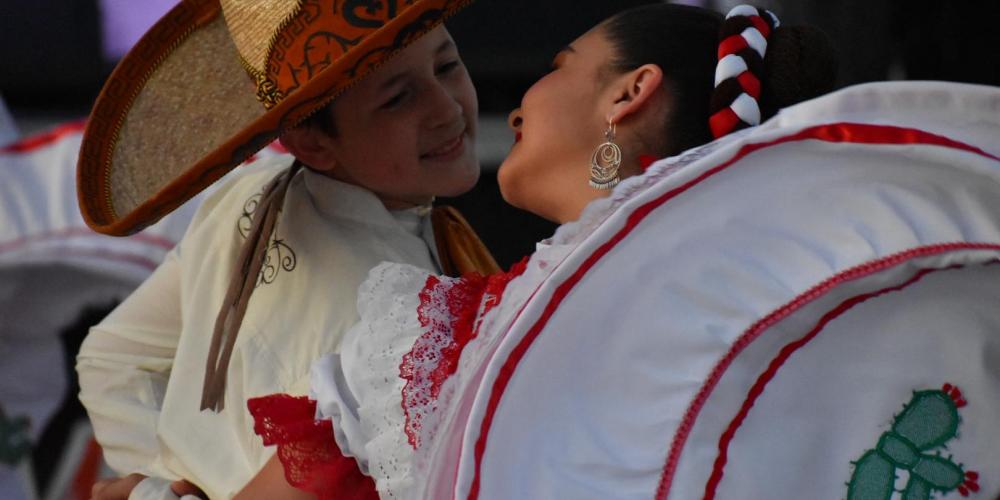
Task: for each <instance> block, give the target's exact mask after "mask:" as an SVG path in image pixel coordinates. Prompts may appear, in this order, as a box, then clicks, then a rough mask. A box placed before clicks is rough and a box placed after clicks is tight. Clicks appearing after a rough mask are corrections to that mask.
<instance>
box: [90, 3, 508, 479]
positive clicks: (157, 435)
mask: <svg viewBox="0 0 1000 500" xmlns="http://www.w3.org/2000/svg"><path fill="white" fill-rule="evenodd" d="M220 3H221V5H220ZM293 3H294V4H295V5H283V4H282V3H280V2H252V4H253V5H250V3H248V2H247V1H245V0H223V1H222V2H218V0H214V1H213V0H189V1H185V2H182V3H181V4H180V5H179V6H178V7H177V8H175V10H174V11H172V12H171V13H170V14H168V16H167V17H166V18H164V20H163V21H161V22H160V23H158V24H157V26H154V28H153V29H152V30H151V31H150V33H149V34H148V35H147V36H146V37H145V38H144V39H143V41H142V42H140V44H139V45H138V46H137V47H136V49H133V52H132V54H130V56H129V57H126V59H125V60H124V61H123V62H122V64H121V65H120V67H119V69H118V70H116V73H115V74H114V75H112V78H111V80H110V81H109V83H108V85H107V86H106V89H105V92H104V94H103V95H102V96H101V98H100V99H99V100H98V103H97V105H96V106H95V110H94V115H93V117H92V119H91V124H90V125H89V129H88V139H90V142H89V144H88V143H86V140H85V144H84V147H83V152H82V153H81V164H80V175H79V176H80V198H81V206H82V210H83V212H84V216H85V218H86V219H87V220H88V222H89V223H90V224H91V225H92V227H95V228H96V229H98V230H102V231H105V232H110V233H119V234H120V233H125V232H129V231H132V230H134V229H135V228H136V227H138V226H141V225H143V224H147V223H149V222H150V221H152V220H153V219H154V218H155V217H156V216H158V214H161V213H163V212H164V210H169V209H170V208H172V206H174V205H175V204H176V203H177V202H178V200H179V201H183V199H182V198H183V197H184V196H189V195H190V194H191V193H194V192H197V191H198V190H199V189H202V188H203V187H204V186H205V185H207V184H209V183H210V182H211V181H212V180H214V179H216V178H217V177H219V176H221V175H222V174H223V173H225V170H226V169H228V168H231V166H232V165H230V164H231V163H232V162H233V161H235V160H237V159H240V156H245V155H247V154H251V153H253V152H254V151H255V150H256V149H259V148H258V147H257V146H255V145H256V144H266V142H267V141H268V140H270V138H271V136H272V135H274V134H276V133H281V134H282V141H283V143H284V144H285V145H286V147H287V148H288V149H289V151H290V152H291V153H292V155H293V156H294V157H295V158H294V159H293V158H290V157H287V156H286V157H281V158H278V159H274V160H268V161H266V162H258V163H257V164H255V165H252V166H250V167H247V168H246V171H245V172H240V175H238V177H237V178H236V179H234V180H233V181H231V182H230V183H229V184H227V185H226V186H224V187H223V188H221V189H220V190H219V191H218V192H217V193H214V194H213V195H212V196H211V197H210V198H209V199H208V200H206V202H205V203H204V204H203V206H202V207H201V209H200V210H199V213H198V215H197V216H196V217H195V220H194V221H193V222H192V225H191V227H190V229H189V230H188V233H187V235H186V236H185V239H184V241H182V242H181V244H179V245H178V246H177V248H176V249H175V250H174V251H173V252H171V254H170V255H169V256H168V257H167V259H166V261H165V262H164V264H163V265H162V266H161V267H160V268H159V269H158V270H157V271H156V272H155V273H154V274H153V276H151V277H150V279H149V280H148V281H147V282H146V283H145V284H143V285H142V286H141V287H140V288H139V289H138V290H137V291H136V292H135V294H134V295H133V296H131V297H130V298H129V299H127V300H126V301H125V302H124V303H123V304H122V306H121V307H120V308H119V309H118V310H116V311H115V312H114V313H112V314H111V315H110V316H109V317H108V319H107V320H105V322H103V323H102V324H101V325H99V326H97V327H95V328H94V329H93V330H92V331H91V334H90V336H89V337H88V339H87V341H86V342H85V344H84V345H83V347H82V348H81V351H80V355H79V357H78V371H79V373H80V384H81V394H80V398H81V400H82V401H83V403H84V405H85V406H87V409H88V411H89V412H90V416H91V420H92V421H93V424H94V430H95V434H96V436H97V439H98V441H99V442H100V443H101V445H102V446H103V447H104V450H105V454H106V459H107V461H108V463H109V464H110V465H111V466H112V467H113V468H114V469H115V470H116V471H118V472H120V473H132V475H130V476H127V477H125V478H122V479H120V480H113V481H108V482H103V483H101V484H99V485H97V486H96V487H95V497H97V498H124V497H127V496H130V497H131V498H163V497H164V496H166V497H167V498H169V497H170V496H171V495H172V494H181V493H184V492H185V491H192V490H193V489H194V487H197V488H200V489H201V490H202V491H204V493H205V494H207V495H208V496H209V497H210V498H229V497H232V496H233V495H234V494H235V493H236V492H238V491H239V490H240V489H241V488H242V486H243V485H244V484H245V483H246V482H247V481H249V480H250V478H251V477H253V475H254V474H255V473H256V472H257V471H258V470H259V469H260V467H261V466H263V464H264V463H265V462H266V461H267V459H268V458H269V456H270V454H271V453H272V452H271V451H269V450H267V449H265V448H264V447H263V446H262V445H261V443H260V440H259V439H258V438H257V437H256V436H255V435H254V433H253V429H252V420H251V419H250V418H249V414H248V413H247V411H246V408H245V401H246V399H247V398H250V397H254V396H259V395H264V394H271V393H275V392H290V393H300V394H301V393H305V392H306V391H307V389H308V372H309V367H310V364H311V362H312V361H313V359H314V358H316V357H318V356H319V355H321V354H323V353H326V352H331V351H336V350H337V348H338V341H339V338H340V335H341V334H342V333H343V332H344V331H345V330H346V329H347V328H348V327H349V326H351V324H353V323H354V322H355V320H356V319H357V313H356V310H355V302H356V294H357V291H356V290H357V286H358V285H359V284H360V282H361V281H362V280H363V279H364V278H365V276H366V274H367V272H368V270H369V269H370V268H371V267H374V265H376V264H377V263H378V262H381V261H384V260H389V261H396V262H407V263H411V264H414V265H418V266H422V267H425V268H429V269H435V268H437V269H443V270H445V271H449V270H450V271H453V272H454V271H468V270H472V269H475V268H479V269H481V270H484V271H487V272H489V271H491V270H493V269H495V268H496V265H495V263H493V262H492V259H491V258H489V256H488V253H486V252H485V251H484V250H483V249H482V248H481V244H479V243H478V240H476V239H475V237H474V236H470V235H469V233H468V231H467V227H466V226H465V225H464V221H462V220H461V218H460V216H456V215H455V214H454V213H448V212H440V213H435V215H434V226H436V227H433V228H432V226H431V220H430V219H431V217H430V216H429V212H430V203H431V201H432V200H433V198H434V197H435V196H454V195H457V194H460V193H463V192H465V191H467V190H468V189H470V188H471V187H472V186H473V185H474V183H475V182H476V179H477V178H478V175H479V165H478V161H477V160H476V158H475V152H474V143H473V141H474V138H475V132H476V118H477V108H476V97H475V90H474V89H473V87H472V84H471V82H470V81H469V77H468V73H467V72H466V71H465V69H464V66H463V65H462V63H461V60H460V58H459V56H458V52H457V49H456V47H455V45H454V42H453V41H452V40H451V37H450V36H449V35H448V33H447V31H446V30H445V29H444V28H443V27H441V26H440V21H441V20H442V19H443V18H444V17H447V16H448V15H450V14H452V13H453V12H455V11H457V10H458V9H459V8H460V6H459V5H457V4H458V3H459V2H453V1H447V0H417V1H415V2H402V1H390V2H388V3H387V4H384V5H383V4H380V5H381V7H376V8H371V9H369V8H366V7H365V5H367V4H365V3H363V2H351V1H347V2H334V5H329V3H328V2H323V3H322V4H320V3H314V2H309V1H303V2H293ZM462 3H464V2H462ZM284 4H288V2H284ZM336 4H342V5H340V6H339V7H338V6H337V5H336ZM223 18H224V20H223ZM185 23H187V24H190V26H185ZM269 40H273V42H270V45H262V43H263V44H266V43H268V41H269ZM262 41H263V42H262ZM227 47H229V49H228V50H230V52H237V53H235V54H231V55H232V57H233V59H232V60H227V57H226V56H227V54H226V53H225V51H226V50H227ZM403 47H405V48H403ZM400 49H402V51H401V52H400V53H399V56H398V57H394V58H391V59H390V55H392V54H394V53H395V52H396V51H398V50H400ZM164 50H166V51H167V53H166V54H163V53H162V52H163V51H164ZM150 52H153V53H154V56H155V57H150ZM236 58H239V59H241V60H242V62H243V67H240V64H239V63H236V64H233V61H234V60H236ZM160 60H162V61H163V62H162V63H160V64H158V65H156V64H154V65H150V61H154V62H155V61H160ZM199 65H201V66H206V67H208V69H206V70H204V71H198V70H197V68H195V69H193V70H192V67H197V66H199ZM233 66H235V68H236V70H237V71H235V72H234V70H233V69H232V67H233ZM220 67H223V68H222V69H221V70H220ZM226 68H229V71H230V74H229V75H228V76H227V75H226V74H225V73H226V71H225V70H226ZM373 68H378V69H377V70H375V71H374V72H372V73H371V75H370V76H365V73H366V72H367V71H368V70H370V69H373ZM171 72H173V73H171ZM246 72H249V73H250V74H251V75H252V76H253V77H254V79H255V80H256V83H257V88H256V89H255V90H256V92H255V94H256V98H257V99H258V100H259V101H260V103H253V104H254V105H256V108H254V109H253V110H250V111H248V110H246V109H244V108H245V107H246V97H245V96H243V95H240V93H243V94H246V93H247V92H245V91H244V89H245V80H241V81H240V83H239V84H233V83H232V82H230V81H228V80H231V79H237V78H246V74H245V73H246ZM149 73H151V76H149V77H148V78H147V79H146V80H144V81H139V82H138V83H136V79H135V78H134V76H132V75H135V74H149ZM238 73H242V74H239V75H238V76H237V74H238ZM208 75H211V77H209V76H208ZM129 85H133V86H138V88H136V89H135V91H133V92H128V91H126V92H119V90H120V89H119V88H118V86H125V87H127V86H129ZM343 89H346V90H343ZM253 90H254V89H251V92H250V93H254V92H252V91H253ZM120 95H137V97H135V98H134V99H132V100H131V101H128V100H123V99H121V98H119V97H118V96H120ZM334 96H336V99H335V100H334V101H333V103H332V104H331V105H330V106H326V107H324V105H325V103H326V102H327V101H328V100H329V99H330V98H331V97H334ZM241 103H243V104H244V105H243V106H241ZM261 104H263V108H264V109H263V110H262V109H261ZM317 110H318V111H317ZM167 111H169V112H170V115H169V116H164V115H165V112H167ZM313 112H315V113H316V114H315V116H314V117H313V118H310V119H309V120H308V121H307V122H306V123H305V124H303V125H302V126H298V127H294V125H295V124H296V123H298V122H299V121H301V120H302V119H303V118H304V117H306V116H309V115H310V114H311V113H313ZM108 123H111V124H121V125H120V126H119V129H116V128H115V127H107V126H106V124H108ZM154 124H155V125H154ZM161 124H162V125H161ZM293 127H294V128H293ZM219 129H223V130H219ZM171 146H181V147H171ZM174 151H177V152H176V153H172V152H174ZM192 151H195V152H198V153H196V154H194V155H192V154H191V152H192ZM199 151H200V152H199ZM170 154H173V155H174V157H173V158H163V157H162V156H161V155H170ZM150 155H155V156H154V157H153V158H151V157H150ZM185 155H187V156H185ZM192 156H193V158H192ZM133 158H135V159H136V160H134V161H133V160H132V159H133ZM199 158H200V159H199ZM102 159H103V161H102ZM153 159H156V160H159V161H158V162H157V165H156V167H157V168H156V169H147V170H143V169H144V168H146V167H147V162H150V161H152V160H153ZM168 160H169V161H168ZM161 162H162V164H163V165H173V164H175V163H180V164H182V166H184V167H187V166H188V165H191V164H192V163H193V164H194V165H193V166H191V167H188V168H187V169H186V170H183V171H182V172H181V173H175V174H169V173H168V174H163V173H162V171H161V169H160V168H159V167H160V163H161ZM106 164H109V165H110V167H109V168H105V167H104V165H106ZM220 165H221V167H220ZM289 165H291V168H289ZM301 167H304V168H301ZM116 176H118V177H117V178H116ZM157 178H160V179H163V178H166V181H162V180H160V181H158V180H157ZM95 179H96V180H95ZM164 184H166V186H165V187H154V188H152V189H150V188H148V186H149V185H153V186H162V185H164ZM144 190H145V191H144ZM106 200H110V201H106ZM136 200H138V201H136ZM123 207H124V208H123ZM119 213H125V214H126V215H125V216H123V217H119V216H118V214H119ZM456 229H457V231H456ZM468 242H472V244H471V245H470V244H468ZM438 254H440V259H439V258H438V257H439V255H438ZM463 263H464V264H463ZM439 264H440V267H438V266H439ZM251 294H252V296H251ZM251 298H252V300H251ZM220 306H222V307H223V309H222V311H221V312H220V311H219V307H220ZM237 333H238V334H239V335H238V336H237ZM206 356H207V358H208V359H207V362H206ZM203 367H204V368H203ZM199 397H200V404H199ZM175 480H182V481H178V482H176V483H175V484H173V491H172V492H171V490H170V488H171V485H170V483H171V481H175Z"/></svg>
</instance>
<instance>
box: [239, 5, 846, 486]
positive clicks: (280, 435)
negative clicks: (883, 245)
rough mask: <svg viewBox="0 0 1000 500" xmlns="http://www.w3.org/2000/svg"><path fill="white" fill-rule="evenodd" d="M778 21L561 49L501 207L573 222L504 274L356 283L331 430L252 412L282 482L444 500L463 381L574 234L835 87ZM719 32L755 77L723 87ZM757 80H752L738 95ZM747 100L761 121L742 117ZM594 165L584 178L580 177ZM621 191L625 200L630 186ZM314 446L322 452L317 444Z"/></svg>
mask: <svg viewBox="0 0 1000 500" xmlns="http://www.w3.org/2000/svg"><path fill="white" fill-rule="evenodd" d="M777 24H778V23H777V20H776V18H774V17H773V16H772V15H771V14H770V13H767V12H766V11H758V10H757V9H754V8H749V7H742V8H738V9H737V10H736V11H734V13H733V14H731V16H730V18H729V19H728V20H727V21H725V22H724V21H723V19H722V18H721V17H720V16H718V15H717V14H715V13H712V12H710V11H707V10H703V9H696V8H689V7H682V6H675V5H653V6H647V7H642V8H638V9H634V10H630V11H625V12H623V13H620V14H618V15H616V16H614V17H612V18H611V19H609V20H607V21H605V22H603V23H601V24H600V25H598V26H597V27H595V28H594V29H592V30H591V31H589V32H588V33H586V34H584V35H583V36H581V37H580V38H578V39H577V40H576V41H574V42H573V43H572V44H570V45H569V46H568V47H567V48H566V49H564V50H563V51H561V52H560V53H559V54H558V55H557V56H556V58H555V60H554V62H553V69H552V72H550V73H549V74H548V75H546V76H545V77H544V78H542V79H541V80H540V81H539V82H538V83H536V84H535V85H534V86H533V87H532V88H531V89H530V90H529V91H528V92H527V93H526V95H525V97H524V100H523V102H522V106H521V108H519V109H518V110H515V111H514V112H513V113H512V114H511V116H510V125H511V128H512V129H513V130H514V132H515V134H516V136H517V142H516V144H515V146H514V147H513V149H512V151H511V153H510V156H509V157H508V158H507V159H506V160H505V161H504V163H503V164H502V165H501V168H500V173H499V177H500V185H501V190H502V192H503V195H504V198H505V199H506V200H507V201H508V202H510V203H512V204H514V205H516V206H519V207H521V208H524V209H527V210H530V211H532V212H534V213H536V214H539V215H541V216H543V217H546V218H548V219H550V220H553V221H556V222H560V223H569V222H571V221H577V220H579V222H577V223H574V224H567V225H565V226H563V227H562V228H561V229H560V230H559V232H557V234H556V236H555V238H554V239H553V240H552V241H550V242H548V243H543V244H541V245H540V246H539V250H538V251H537V252H536V253H535V254H534V255H533V256H532V257H531V259H530V260H528V261H526V262H522V263H521V264H518V265H515V266H514V268H513V269H511V270H510V271H509V272H508V273H501V274H497V275H493V276H489V277H482V276H468V277H465V278H463V279H457V280H456V279H449V278H442V277H438V276H434V275H432V274H429V273H426V272H424V271H421V270H418V269H416V268H413V267H409V266H398V265H393V264H383V265H381V266H379V267H377V268H376V269H374V270H373V271H372V273H371V274H370V275H369V279H368V281H367V282H366V283H365V284H364V285H363V286H362V288H361V290H360V291H359V311H360V313H361V317H362V320H361V323H359V324H358V325H357V326H356V327H355V328H354V329H352V331H351V333H350V334H348V335H347V337H345V343H344V346H343V350H342V351H341V353H340V354H339V355H333V356H329V357H327V358H324V359H323V360H322V361H320V362H319V363H318V364H317V365H315V366H314V371H313V379H312V388H313V391H314V393H315V395H316V397H317V399H318V406H319V407H318V410H317V411H318V413H319V415H320V416H322V417H323V418H324V419H326V420H320V421H315V422H314V421H313V420H312V418H311V417H312V415H313V412H314V408H315V405H314V404H313V403H310V402H308V401H304V400H294V399H290V398H286V397H283V396H275V397H271V398H261V399H257V400H251V401H250V403H249V406H250V409H251V412H252V413H254V414H255V417H256V418H257V431H258V433H260V434H262V435H263V436H264V438H265V442H267V443H268V444H275V443H276V444H278V445H279V451H278V456H279V457H280V459H281V461H282V462H284V465H285V474H286V477H287V478H288V479H289V480H290V481H291V482H292V483H293V484H294V485H296V486H298V487H300V488H303V489H306V490H308V491H311V492H313V493H318V494H320V496H322V497H324V498H376V497H378V496H379V495H381V497H382V498H390V497H392V498H397V497H402V498H408V497H411V496H421V495H423V496H426V497H430V498H434V497H437V495H438V494H440V493H443V492H445V491H447V490H448V485H447V484H444V483H447V480H445V481H444V482H443V483H442V482H437V483H436V482H435V480H436V478H435V477H430V476H428V474H427V473H426V472H427V470H428V467H429V466H430V464H433V467H434V468H435V469H436V470H448V468H449V467H448V465H447V463H448V461H449V460H452V458H451V457H450V455H453V453H452V452H453V451H454V447H455V446H456V445H457V443H455V442H454V439H455V435H454V433H447V432H439V430H441V429H445V428H452V427H454V426H455V425H459V424H456V422H461V421H462V420H463V419H464V418H466V417H467V416H468V413H467V412H468V410H469V406H470V405H471V403H472V401H471V399H470V398H468V397H463V396H465V389H467V388H470V387H473V386H474V385H475V382H476V381H477V380H479V377H481V376H482V370H483V368H484V367H485V363H486V361H488V360H489V357H490V354H491V353H492V350H493V349H494V348H495V347H496V343H497V341H498V340H499V339H500V338H502V333H501V332H503V331H504V329H505V327H506V326H507V325H509V324H510V322H511V321H512V320H513V319H514V317H515V316H516V315H517V311H518V309H519V307H520V306H521V305H522V304H523V302H524V300H526V299H527V298H528V296H529V295H530V290H531V289H532V288H533V285H534V284H536V283H538V282H539V281H541V280H542V279H544V278H545V277H546V276H547V275H548V273H549V272H551V270H552V268H553V267H555V266H556V265H557V264H558V263H559V261H560V260H561V259H562V258H563V257H564V256H565V255H566V254H567V252H568V251H569V250H570V249H571V248H572V246H573V245H572V244H573V241H572V240H571V239H567V238H566V236H567V235H569V234H574V235H577V237H583V236H585V234H586V232H587V231H586V227H587V225H588V224H593V223H594V222H595V221H594V220H592V219H593V218H592V217H588V216H587V215H586V214H585V212H584V209H585V207H587V206H588V205H591V206H592V207H593V206H596V205H597V204H592V202H594V201H595V200H598V199H600V198H605V197H607V196H608V194H609V193H610V191H609V190H608V189H609V188H612V187H614V186H615V185H616V184H618V183H619V182H620V181H621V179H623V178H629V177H634V176H637V175H639V174H641V173H642V171H643V169H644V168H645V167H647V166H648V165H649V163H651V159H655V158H661V157H664V156H671V155H676V154H678V153H680V152H682V151H684V150H686V149H689V148H692V147H695V146H699V145H701V144H705V143H707V142H710V141H711V140H712V135H713V133H714V134H715V135H716V136H717V137H720V136H722V135H725V134H727V133H728V132H731V131H733V130H735V129H738V128H744V127H748V126H751V125H755V124H757V123H760V121H761V120H762V119H766V118H768V117H769V116H771V115H773V114H774V113H775V112H776V111H777V110H778V109H779V108H781V107H784V106H787V105H790V104H793V103H795V102H798V101H801V100H804V99H807V98H810V97H813V96H816V95H819V94H821V93H824V92H826V91H828V90H830V88H831V87H830V83H831V82H832V81H833V80H834V78H833V77H834V75H835V67H834V64H833V57H832V55H831V51H830V48H829V46H828V45H827V44H826V42H825V39H823V37H822V36H821V35H820V34H818V33H816V32H815V31H811V30H808V29H796V28H779V27H778V26H777ZM748 29H750V30H756V32H757V33H756V35H748V36H751V37H752V39H751V40H750V42H749V43H747V42H743V43H742V45H741V44H740V43H739V41H738V40H735V39H731V37H732V36H733V35H735V36H736V37H737V38H745V37H743V36H741V33H744V32H746V31H747V30H748ZM720 33H721V40H722V41H723V49H724V50H729V51H731V52H732V53H733V54H734V55H735V56H736V57H738V58H739V59H740V60H742V61H743V63H742V66H739V64H737V65H736V66H737V67H741V68H742V69H743V70H745V71H738V72H733V71H732V68H729V67H723V69H721V70H719V72H718V74H720V75H723V76H727V71H728V72H730V73H732V74H731V75H729V76H731V78H722V79H721V81H720V82H718V83H719V85H718V86H717V88H714V87H715V86H714V85H713V75H715V74H716V72H717V70H716V67H717V65H718V64H719V59H718V57H717V51H718V50H719V43H718V42H719V40H720ZM761 41H763V43H760V42H761ZM765 47H766V57H763V59H762V58H761V54H762V53H765ZM727 61H729V62H727ZM730 62H731V59H730V60H725V61H724V63H725V64H730ZM803 70H805V71H803ZM745 73H746V74H745ZM752 81H757V82H758V85H757V87H756V88H750V89H745V88H744V85H746V84H752ZM751 86H752V85H751ZM744 94H746V95H747V97H745V98H740V99H737V96H743V95H744ZM750 96H754V97H755V98H756V99H752V98H751V97H750ZM746 99H751V100H752V101H754V102H753V103H751V104H750V105H749V108H753V107H754V106H757V109H758V112H757V116H753V113H748V112H747V109H748V108H747V106H746V105H745V104H746V103H745V102H744V101H745V100H746ZM734 102H736V103H737V104H736V105H734V104H733V103H734ZM758 102H759V104H757V103H758ZM741 106H742V107H741ZM731 107H734V108H735V111H733V112H727V111H726V110H729V109H732V108H731ZM751 111H752V109H751ZM734 115H735V116H736V118H737V119H736V120H733V119H732V117H733V116H734ZM713 116H715V118H713ZM713 129H714V131H713ZM595 148H596V150H595ZM588 164H590V165H591V167H590V169H589V171H588V170H587V169H586V168H585V167H584V168H581V166H585V165H588ZM588 175H589V176H590V180H589V182H588V179H587V176H588ZM626 184H627V185H623V186H622V187H621V188H619V190H618V191H616V192H619V191H622V190H634V189H636V185H637V184H636V183H633V182H629V183H626ZM594 213H596V211H595V212H594ZM582 214H583V216H582V217H581V215H582ZM508 285H509V286H508ZM501 299H503V300H501ZM330 419H332V432H333V433H334V434H335V435H336V442H335V443H331V442H330V440H329V435H330V432H331V420H330ZM316 436H321V437H322V438H323V441H325V443H323V442H321V441H314V440H311V439H310V437H313V438H315V437H316ZM355 463H356V464H357V465H355ZM442 464H444V465H442ZM356 467H360V470H358V469H356ZM352 468H355V469H354V470H353V471H352V470H351V469H352ZM452 470H453V469H452ZM362 472H363V473H364V474H366V475H368V476H371V477H373V478H374V483H372V482H371V481H370V480H367V479H366V478H365V477H364V476H362V475H361V473H362ZM280 475H281V473H280V469H279V464H278V463H277V461H276V460H273V459H272V461H271V463H270V464H269V465H268V467H267V468H266V469H265V472H264V473H263V474H262V475H261V476H258V479H257V480H256V481H255V482H254V483H251V485H250V486H249V487H248V489H247V490H245V491H244V493H245V494H246V495H247V498H251V497H253V496H254V494H257V495H261V497H263V496H266V495H268V494H270V495H275V494H276V493H275V491H276V490H272V489H271V488H278V490H277V491H280V490H281V488H283V487H286V486H287V485H283V484H281V482H280V481H276V478H278V477H280ZM345 485H346V486H345ZM376 489H377V492H376ZM263 491H267V492H268V493H262V492H263ZM282 494H285V493H282ZM351 495H357V496H356V497H355V496H351Z"/></svg>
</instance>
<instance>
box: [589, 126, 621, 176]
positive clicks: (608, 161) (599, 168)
mask: <svg viewBox="0 0 1000 500" xmlns="http://www.w3.org/2000/svg"><path fill="white" fill-rule="evenodd" d="M616 129H617V127H616V126H615V122H614V121H613V120H610V119H609V120H608V130H607V131H605V132H604V138H605V142H604V143H603V144H601V145H600V146H597V149H596V150H594V154H593V155H592V156H591V157H590V187H592V188H594V189H611V188H613V187H615V186H617V185H618V182H619V181H621V178H620V177H619V176H618V168H619V167H621V165H622V148H620V147H619V146H618V145H617V144H615V131H616Z"/></svg>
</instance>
